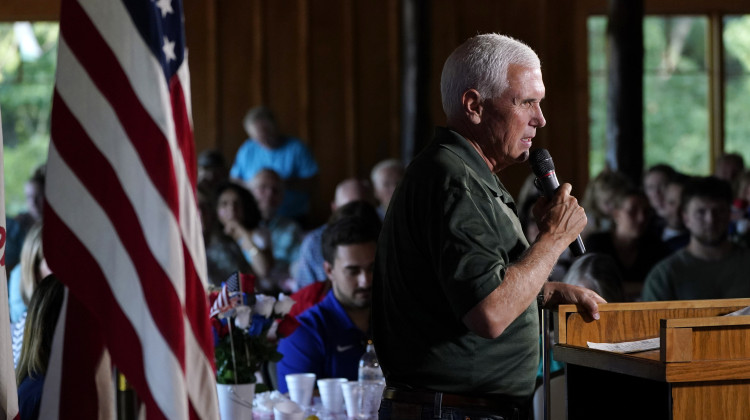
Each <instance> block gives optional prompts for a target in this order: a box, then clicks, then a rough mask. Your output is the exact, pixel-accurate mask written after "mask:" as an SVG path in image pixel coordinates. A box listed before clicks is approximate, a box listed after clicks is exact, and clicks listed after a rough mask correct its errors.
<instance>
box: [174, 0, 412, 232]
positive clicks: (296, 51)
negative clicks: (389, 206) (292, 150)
mask: <svg viewBox="0 0 750 420" xmlns="http://www.w3.org/2000/svg"><path fill="white" fill-rule="evenodd" d="M194 22H195V25H194V26H193V24H194ZM186 25H187V28H188V29H187V31H188V33H187V39H188V45H189V47H190V50H191V53H190V54H191V56H190V60H191V61H190V65H191V72H192V75H193V79H192V80H193V82H192V84H193V99H194V106H193V110H194V120H195V133H196V144H197V148H198V150H202V149H204V148H210V147H216V148H218V149H220V150H221V151H222V152H223V153H224V155H225V156H226V157H227V159H228V160H232V159H233V158H234V154H235V152H236V151H237V149H238V148H239V146H240V145H241V144H242V142H243V141H244V140H245V139H246V137H247V134H246V133H245V131H244V128H243V126H242V119H243V117H244V115H245V113H246V112H247V110H248V109H249V108H251V107H254V106H257V105H261V104H264V105H267V106H269V107H271V108H272V109H273V110H274V111H275V113H276V114H277V118H278V120H279V123H280V126H281V130H282V132H284V133H286V134H290V135H295V136H298V137H300V138H301V139H302V140H303V141H305V142H306V143H307V145H308V146H309V147H310V148H311V150H312V151H313V154H314V155H315V157H316V158H317V160H318V162H319V164H320V168H321V171H320V178H319V181H320V182H319V186H318V189H317V191H316V192H315V194H314V200H313V210H314V215H315V220H316V221H320V220H323V218H325V217H327V216H328V214H329V212H330V210H329V203H330V201H331V199H332V197H333V190H334V187H335V185H336V183H338V182H339V181H340V180H342V179H344V178H347V177H351V176H358V177H368V176H369V170H370V168H371V167H372V166H373V165H374V164H375V163H377V162H378V161H379V160H382V159H385V158H388V157H398V154H399V139H398V136H399V127H400V125H399V124H400V123H399V112H400V107H399V95H400V88H399V83H400V76H399V31H398V26H399V5H398V2H397V1H396V0H386V1H382V2H358V1H348V0H327V1H324V2H321V1H312V0H289V1H286V0H285V1H268V0H249V1H248V0H226V1H220V2H204V3H202V2H197V3H193V4H192V5H190V6H189V9H186ZM206 35H209V36H206ZM197 57H198V59H199V60H200V61H199V62H198V63H196V58H197ZM196 71H198V72H201V76H200V77H196V76H197V74H196ZM204 80H205V85H201V83H203V81H204ZM202 101H205V104H206V106H205V107H204V106H203V103H202ZM202 118H205V121H201V119H202Z"/></svg>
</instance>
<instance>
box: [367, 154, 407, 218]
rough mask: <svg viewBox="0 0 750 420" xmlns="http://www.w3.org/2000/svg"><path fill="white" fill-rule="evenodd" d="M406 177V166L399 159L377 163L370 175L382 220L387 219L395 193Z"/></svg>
mask: <svg viewBox="0 0 750 420" xmlns="http://www.w3.org/2000/svg"><path fill="white" fill-rule="evenodd" d="M403 177H404V164H403V163H401V161H400V160H398V159H387V160H384V161H381V162H379V163H377V164H376V165H375V166H374V167H373V168H372V172H371V173H370V180H371V181H372V187H373V190H374V193H375V199H376V200H378V203H379V206H378V214H380V219H381V220H382V219H384V218H385V212H386V211H387V210H388V203H390V202H391V196H392V195H393V191H395V190H396V186H397V185H398V183H399V182H400V181H401V178H403Z"/></svg>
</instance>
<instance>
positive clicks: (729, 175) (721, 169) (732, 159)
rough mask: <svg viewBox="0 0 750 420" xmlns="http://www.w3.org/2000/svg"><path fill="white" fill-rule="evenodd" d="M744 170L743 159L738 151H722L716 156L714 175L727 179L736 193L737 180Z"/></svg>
mask: <svg viewBox="0 0 750 420" xmlns="http://www.w3.org/2000/svg"><path fill="white" fill-rule="evenodd" d="M744 171H745V160H744V159H743V158H742V155H740V154H739V153H724V154H722V155H721V156H719V157H718V158H716V165H715V166H714V176H715V177H716V178H719V179H723V180H724V181H727V182H728V183H729V185H731V186H732V191H733V192H735V193H737V180H738V178H739V176H740V175H742V172H744Z"/></svg>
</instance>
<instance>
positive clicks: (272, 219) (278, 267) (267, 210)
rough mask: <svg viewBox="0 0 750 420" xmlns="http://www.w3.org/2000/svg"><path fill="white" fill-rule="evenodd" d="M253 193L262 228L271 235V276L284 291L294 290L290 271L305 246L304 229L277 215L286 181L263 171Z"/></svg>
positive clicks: (266, 170)
mask: <svg viewBox="0 0 750 420" xmlns="http://www.w3.org/2000/svg"><path fill="white" fill-rule="evenodd" d="M250 192H251V193H252V194H253V197H255V201H256V202H257V203H258V209H259V210H260V215H261V221H260V226H261V227H262V228H264V229H266V230H268V232H269V233H270V235H271V249H272V250H273V258H274V266H273V269H272V270H271V273H270V274H269V276H268V277H269V278H271V279H273V280H274V281H275V282H276V283H277V284H279V285H280V286H281V289H282V290H284V291H290V290H291V289H293V287H291V286H290V285H288V284H287V283H288V280H289V279H290V277H291V275H290V272H289V269H290V267H291V265H292V263H293V262H295V261H297V258H298V256H299V248H300V245H301V244H302V238H303V232H302V228H301V227H300V226H299V224H297V222H295V221H294V220H292V219H290V218H288V217H284V216H282V215H280V214H278V211H277V210H278V209H279V206H280V205H281V201H282V199H283V197H284V182H283V181H282V179H281V177H280V176H279V174H277V173H276V172H275V171H274V170H273V169H261V170H260V171H258V173H257V174H256V175H255V177H253V179H252V180H251V181H250Z"/></svg>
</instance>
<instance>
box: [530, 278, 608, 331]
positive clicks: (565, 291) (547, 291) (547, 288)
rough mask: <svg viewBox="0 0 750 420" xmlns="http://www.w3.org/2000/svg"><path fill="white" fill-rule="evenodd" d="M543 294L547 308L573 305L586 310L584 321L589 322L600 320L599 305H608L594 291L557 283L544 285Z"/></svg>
mask: <svg viewBox="0 0 750 420" xmlns="http://www.w3.org/2000/svg"><path fill="white" fill-rule="evenodd" d="M542 294H543V295H544V304H543V305H544V307H545V308H547V309H552V308H555V307H557V305H560V304H563V303H572V304H575V305H578V306H579V307H581V308H582V309H584V311H585V312H583V319H585V320H586V321H587V322H591V321H593V320H595V319H599V304H600V303H607V301H606V300H604V299H603V298H602V297H601V296H599V295H598V294H596V293H595V292H594V291H593V290H589V289H586V288H583V287H579V286H573V285H572V284H566V283H560V282H556V281H548V282H547V283H544V287H543V288H542Z"/></svg>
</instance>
